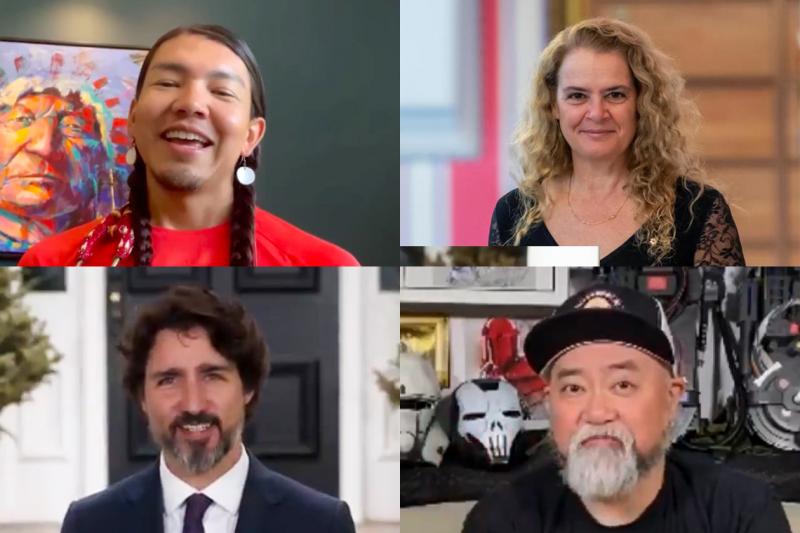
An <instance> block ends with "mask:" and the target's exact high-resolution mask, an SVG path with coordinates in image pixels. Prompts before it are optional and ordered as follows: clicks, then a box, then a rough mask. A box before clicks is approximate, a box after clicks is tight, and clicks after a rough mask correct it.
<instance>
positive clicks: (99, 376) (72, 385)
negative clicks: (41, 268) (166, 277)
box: [0, 268, 108, 523]
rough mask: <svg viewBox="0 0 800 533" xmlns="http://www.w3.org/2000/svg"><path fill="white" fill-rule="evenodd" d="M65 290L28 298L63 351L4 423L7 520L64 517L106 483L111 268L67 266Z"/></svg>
mask: <svg viewBox="0 0 800 533" xmlns="http://www.w3.org/2000/svg"><path fill="white" fill-rule="evenodd" d="M66 277H67V279H66V285H67V290H66V292H34V293H31V294H29V295H28V297H27V298H26V303H27V304H28V305H29V307H30V310H31V311H32V313H34V314H35V315H37V316H38V317H40V318H41V319H42V320H43V321H44V323H45V328H46V332H47V333H48V334H49V335H50V338H51V341H52V342H53V344H54V346H55V347H56V349H57V350H58V351H60V352H61V354H62V355H63V359H62V360H61V361H60V363H59V364H58V367H57V372H56V373H55V374H53V375H51V376H50V377H49V378H48V379H47V382H46V383H45V384H43V385H41V386H39V387H38V388H36V389H35V390H34V391H33V393H32V394H31V395H30V400H29V401H26V402H24V403H23V404H22V405H20V406H13V407H9V408H7V409H5V410H4V411H3V412H2V414H0V426H3V427H4V428H6V429H7V430H8V431H10V432H11V433H12V434H13V436H14V437H13V438H11V437H9V436H8V435H0V523H43V522H51V523H58V522H60V520H61V518H63V516H64V513H65V512H66V510H67V506H68V505H69V503H70V502H71V501H72V500H74V499H76V498H78V497H81V496H83V495H85V494H87V493H90V492H95V491H97V490H101V489H102V488H103V487H104V486H105V485H106V484H107V471H108V468H107V459H106V457H107V449H108V446H107V428H106V361H105V356H106V337H105V330H106V328H105V323H106V322H105V299H104V298H105V296H104V293H105V270H104V269H86V268H84V269H77V268H72V269H67V270H66Z"/></svg>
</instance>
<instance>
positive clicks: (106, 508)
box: [61, 455, 355, 533]
mask: <svg viewBox="0 0 800 533" xmlns="http://www.w3.org/2000/svg"><path fill="white" fill-rule="evenodd" d="M163 509H164V499H163V497H162V495H161V479H160V476H159V473H158V463H156V464H154V465H153V466H151V467H148V468H147V469H145V470H142V471H141V472H139V473H137V474H134V475H132V476H130V477H128V478H125V479H123V480H122V481H119V482H118V483H115V484H114V485H112V486H110V487H109V488H107V489H106V490H104V491H102V492H98V493H97V494H94V495H92V496H87V497H86V498H83V499H82V500H78V501H76V502H73V503H72V505H70V506H69V509H68V510H67V516H65V517H64V524H63V525H62V526H61V533H163V532H164V517H163ZM288 532H292V533H355V526H354V525H353V519H352V518H351V517H350V509H349V508H348V507H347V504H346V503H344V502H342V501H339V500H337V499H336V498H333V497H332V496H328V495H326V494H323V493H321V492H317V491H316V490H314V489H311V488H309V487H306V486H305V485H301V484H300V483H298V482H297V481H293V480H291V479H289V478H287V477H284V476H282V475H280V474H277V473H275V472H273V471H271V470H269V469H268V468H266V467H265V466H264V465H263V464H261V462H260V461H259V460H258V459H256V458H254V457H253V456H252V455H251V456H250V468H249V470H248V472H247V481H246V482H245V484H244V492H243V493H242V501H241V504H240V506H239V520H238V522H237V523H236V533H288ZM208 533H213V532H211V531H209V532H208Z"/></svg>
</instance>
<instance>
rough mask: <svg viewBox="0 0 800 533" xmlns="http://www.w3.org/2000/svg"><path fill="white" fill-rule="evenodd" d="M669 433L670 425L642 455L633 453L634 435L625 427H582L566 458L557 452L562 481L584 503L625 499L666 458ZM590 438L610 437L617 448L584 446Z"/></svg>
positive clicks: (636, 452) (570, 445) (634, 450)
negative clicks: (650, 448)
mask: <svg viewBox="0 0 800 533" xmlns="http://www.w3.org/2000/svg"><path fill="white" fill-rule="evenodd" d="M671 429H672V424H670V425H669V426H668V427H667V428H666V429H665V430H664V433H663V434H662V437H661V439H660V441H659V442H658V444H657V445H656V446H655V447H654V448H653V449H652V450H650V451H649V452H646V453H644V452H640V451H639V450H637V449H636V442H635V440H634V436H633V433H632V432H631V431H630V430H629V429H628V428H626V427H625V426H622V425H618V426H592V425H589V424H584V425H583V426H581V427H580V428H579V429H578V431H577V432H576V433H575V434H574V435H573V436H572V438H571V439H570V441H569V449H568V452H567V454H566V456H564V455H563V454H561V453H560V452H557V453H558V458H559V460H560V462H561V467H562V468H561V477H562V479H563V480H564V483H566V485H567V486H568V487H569V488H570V489H572V491H573V492H575V493H576V494H577V495H578V496H580V497H581V498H583V499H589V500H601V501H602V500H613V499H615V498H618V497H620V496H624V495H626V494H628V493H630V492H631V490H632V489H633V488H634V487H635V486H636V484H637V483H638V482H639V479H641V477H642V476H644V475H645V474H647V473H648V472H649V471H650V470H651V469H652V468H653V467H654V466H655V465H657V464H658V463H659V461H661V460H662V459H663V458H664V457H665V456H666V454H667V451H668V450H669V447H670V445H671V443H672V430H671ZM590 437H610V438H613V439H616V440H617V441H618V442H619V444H620V446H619V447H617V446H585V445H584V444H583V442H584V441H585V440H586V439H588V438H590ZM550 439H551V441H552V435H550ZM554 445H555V443H554V442H553V446H554ZM556 450H557V448H556Z"/></svg>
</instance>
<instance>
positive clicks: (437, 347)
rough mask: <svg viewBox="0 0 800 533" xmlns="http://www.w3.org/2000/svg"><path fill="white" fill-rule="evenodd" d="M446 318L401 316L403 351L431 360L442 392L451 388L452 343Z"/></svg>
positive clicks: (401, 343)
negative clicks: (421, 355) (416, 353)
mask: <svg viewBox="0 0 800 533" xmlns="http://www.w3.org/2000/svg"><path fill="white" fill-rule="evenodd" d="M448 327H449V326H448V318H447V317H445V316H415V315H401V316H400V345H401V350H402V349H405V351H409V352H418V353H421V354H423V355H424V356H425V357H427V358H429V359H430V361H431V363H432V364H433V368H434V370H435V371H436V377H437V379H438V381H439V386H440V387H441V389H442V390H444V389H447V388H449V387H450V342H449V331H448Z"/></svg>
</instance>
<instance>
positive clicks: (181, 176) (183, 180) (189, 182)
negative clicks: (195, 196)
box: [152, 165, 204, 192]
mask: <svg viewBox="0 0 800 533" xmlns="http://www.w3.org/2000/svg"><path fill="white" fill-rule="evenodd" d="M152 175H153V178H154V179H155V180H156V181H157V182H158V184H159V185H161V186H162V187H163V188H164V189H166V190H168V191H175V192H194V191H196V190H197V189H199V188H200V186H201V185H202V184H203V182H204V178H203V177H202V176H199V175H197V174H196V173H195V172H194V171H193V170H192V169H191V168H187V167H184V166H183V165H181V166H179V167H178V168H171V169H168V170H166V171H165V172H155V171H152Z"/></svg>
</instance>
